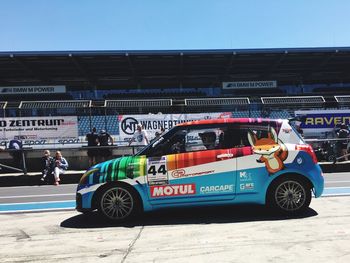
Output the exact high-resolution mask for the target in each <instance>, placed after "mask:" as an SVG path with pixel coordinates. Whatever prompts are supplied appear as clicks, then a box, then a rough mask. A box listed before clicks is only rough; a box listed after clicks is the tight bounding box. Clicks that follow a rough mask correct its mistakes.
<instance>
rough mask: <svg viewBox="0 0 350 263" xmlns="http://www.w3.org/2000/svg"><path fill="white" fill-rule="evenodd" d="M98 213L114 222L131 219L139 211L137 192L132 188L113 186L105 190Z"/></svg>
mask: <svg viewBox="0 0 350 263" xmlns="http://www.w3.org/2000/svg"><path fill="white" fill-rule="evenodd" d="M98 211H99V212H100V214H101V215H102V216H103V217H104V218H106V219H108V220H109V221H112V222H123V221H126V220H129V219H131V218H132V217H134V216H135V215H136V213H137V212H138V211H139V202H138V199H137V197H136V193H135V191H134V190H133V189H132V188H130V187H125V186H121V185H111V186H109V187H107V188H105V189H104V190H103V191H102V192H101V194H100V195H99V199H98Z"/></svg>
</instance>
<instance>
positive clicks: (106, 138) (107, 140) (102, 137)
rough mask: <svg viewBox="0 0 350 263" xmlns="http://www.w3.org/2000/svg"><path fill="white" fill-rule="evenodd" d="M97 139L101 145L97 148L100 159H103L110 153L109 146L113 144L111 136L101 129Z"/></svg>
mask: <svg viewBox="0 0 350 263" xmlns="http://www.w3.org/2000/svg"><path fill="white" fill-rule="evenodd" d="M98 141H99V143H100V146H101V147H100V149H99V153H100V157H101V161H105V160H107V159H108V157H110V156H111V154H112V151H111V149H110V148H109V146H110V145H113V143H114V142H113V138H112V136H111V135H110V134H109V133H107V132H106V131H105V130H101V132H100V133H99V135H98Z"/></svg>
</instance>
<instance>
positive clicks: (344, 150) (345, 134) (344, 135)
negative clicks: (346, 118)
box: [337, 123, 349, 161]
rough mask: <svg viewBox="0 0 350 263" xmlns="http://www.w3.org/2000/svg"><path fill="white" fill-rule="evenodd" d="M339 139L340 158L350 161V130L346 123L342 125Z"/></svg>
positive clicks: (338, 134)
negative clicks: (349, 146) (349, 148)
mask: <svg viewBox="0 0 350 263" xmlns="http://www.w3.org/2000/svg"><path fill="white" fill-rule="evenodd" d="M337 136H338V138H339V139H341V140H339V141H338V145H339V146H338V147H339V148H340V156H344V160H345V161H347V160H348V156H347V154H348V140H347V139H348V138H349V129H348V126H347V125H346V124H345V123H342V124H341V126H340V130H339V131H338V133H337Z"/></svg>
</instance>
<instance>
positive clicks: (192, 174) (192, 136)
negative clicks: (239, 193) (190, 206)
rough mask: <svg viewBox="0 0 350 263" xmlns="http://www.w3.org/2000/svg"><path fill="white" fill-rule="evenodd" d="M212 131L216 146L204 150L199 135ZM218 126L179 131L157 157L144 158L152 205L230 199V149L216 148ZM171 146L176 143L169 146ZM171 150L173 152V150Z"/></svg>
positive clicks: (233, 167)
mask: <svg viewBox="0 0 350 263" xmlns="http://www.w3.org/2000/svg"><path fill="white" fill-rule="evenodd" d="M208 130H210V131H214V132H215V133H216V135H217V136H216V141H215V143H216V147H215V148H213V149H207V148H205V146H204V145H203V143H202V140H201V138H200V135H199V134H201V133H203V132H207V131H208ZM220 131H221V129H219V128H218V127H212V126H210V127H205V128H202V129H200V128H198V127H196V128H194V129H191V128H189V129H186V130H180V131H178V132H177V133H176V134H175V135H174V138H176V137H178V138H176V139H174V140H172V138H170V140H168V141H167V145H165V146H163V148H165V149H169V151H168V152H166V151H165V152H164V153H166V154H164V155H161V156H150V157H148V158H147V167H146V171H147V180H148V188H149V189H148V197H149V200H150V203H151V204H153V205H157V204H158V205H161V204H174V203H177V204H180V203H188V202H203V201H221V200H231V199H234V196H235V189H236V187H235V183H236V160H235V157H236V155H237V153H236V151H235V150H234V149H223V148H221V147H220V144H219V139H220V134H219V132H220ZM173 145H177V146H176V147H174V148H175V149H172V147H173ZM174 151H175V152H174Z"/></svg>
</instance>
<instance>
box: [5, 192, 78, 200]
mask: <svg viewBox="0 0 350 263" xmlns="http://www.w3.org/2000/svg"><path fill="white" fill-rule="evenodd" d="M46 196H50V197H51V196H75V194H73V193H72V194H47V195H12V196H0V199H10V198H27V197H29V198H30V197H46Z"/></svg>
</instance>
